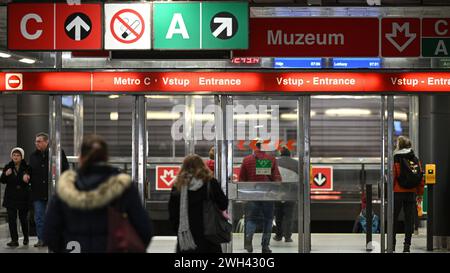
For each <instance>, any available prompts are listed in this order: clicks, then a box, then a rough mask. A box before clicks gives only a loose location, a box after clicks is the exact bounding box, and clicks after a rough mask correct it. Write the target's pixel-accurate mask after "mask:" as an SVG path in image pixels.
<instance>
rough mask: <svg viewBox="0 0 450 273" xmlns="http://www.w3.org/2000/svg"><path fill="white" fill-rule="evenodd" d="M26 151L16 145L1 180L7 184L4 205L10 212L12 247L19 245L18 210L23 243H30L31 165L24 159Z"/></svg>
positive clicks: (9, 222)
mask: <svg viewBox="0 0 450 273" xmlns="http://www.w3.org/2000/svg"><path fill="white" fill-rule="evenodd" d="M24 156H25V153H24V151H23V149H22V148H19V147H16V148H13V149H12V150H11V162H9V163H8V164H7V165H6V166H5V167H3V171H2V175H1V177H0V181H1V183H2V184H6V189H5V195H4V198H3V207H5V208H6V210H7V212H8V224H9V233H10V234H11V242H9V243H7V245H8V246H10V247H17V246H19V235H18V233H17V212H19V219H20V224H21V226H22V233H23V244H24V245H28V241H29V238H28V208H29V205H30V185H29V177H28V176H27V175H26V174H27V173H28V172H29V167H28V165H27V163H26V162H25V160H24V159H23V158H24Z"/></svg>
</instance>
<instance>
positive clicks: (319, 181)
mask: <svg viewBox="0 0 450 273" xmlns="http://www.w3.org/2000/svg"><path fill="white" fill-rule="evenodd" d="M325 181H327V178H326V177H325V176H323V175H322V173H318V174H317V176H316V177H314V182H316V184H317V185H318V186H319V187H320V186H322V185H323V184H325Z"/></svg>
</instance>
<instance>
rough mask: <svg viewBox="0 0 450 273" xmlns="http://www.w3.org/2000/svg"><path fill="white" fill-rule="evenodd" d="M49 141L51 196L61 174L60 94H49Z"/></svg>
mask: <svg viewBox="0 0 450 273" xmlns="http://www.w3.org/2000/svg"><path fill="white" fill-rule="evenodd" d="M49 105H50V119H49V122H50V124H49V128H50V133H49V134H50V143H49V151H48V158H49V170H48V172H49V173H48V178H49V183H48V196H49V197H51V196H52V195H53V194H54V192H55V188H56V182H57V181H58V180H59V177H60V175H61V127H62V96H50V97H49Z"/></svg>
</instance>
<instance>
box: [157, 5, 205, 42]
mask: <svg viewBox="0 0 450 273" xmlns="http://www.w3.org/2000/svg"><path fill="white" fill-rule="evenodd" d="M199 18H200V3H180V4H172V3H154V4H153V35H154V42H153V47H154V48H155V49H199V48H200V42H201V41H200V38H201V37H200V21H199Z"/></svg>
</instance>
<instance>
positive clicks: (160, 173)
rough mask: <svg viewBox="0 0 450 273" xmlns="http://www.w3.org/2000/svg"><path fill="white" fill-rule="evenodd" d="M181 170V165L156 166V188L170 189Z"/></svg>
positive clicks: (160, 189) (159, 189) (161, 189)
mask: <svg viewBox="0 0 450 273" xmlns="http://www.w3.org/2000/svg"><path fill="white" fill-rule="evenodd" d="M179 171H180V167H179V166H156V190H158V191H170V190H171V189H172V186H173V183H175V179H176V178H177V175H178V172H179Z"/></svg>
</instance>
